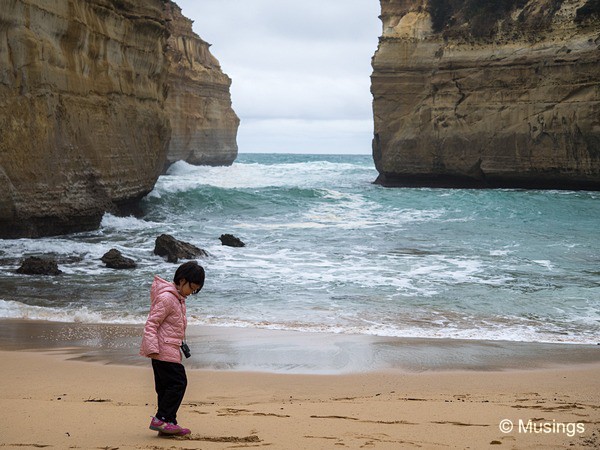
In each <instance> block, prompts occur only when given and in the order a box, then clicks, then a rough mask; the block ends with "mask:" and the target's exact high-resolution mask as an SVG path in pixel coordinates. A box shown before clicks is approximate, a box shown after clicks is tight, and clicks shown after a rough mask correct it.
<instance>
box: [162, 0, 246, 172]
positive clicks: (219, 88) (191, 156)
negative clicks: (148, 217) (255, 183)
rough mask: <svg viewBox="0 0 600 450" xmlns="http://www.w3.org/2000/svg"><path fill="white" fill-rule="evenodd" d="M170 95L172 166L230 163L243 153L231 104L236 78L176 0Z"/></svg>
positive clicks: (171, 11)
mask: <svg viewBox="0 0 600 450" xmlns="http://www.w3.org/2000/svg"><path fill="white" fill-rule="evenodd" d="M167 17H168V28H169V31H170V32H171V35H170V37H169V40H168V42H167V58H168V59H169V62H170V65H169V95H168V96H167V101H166V105H165V108H166V111H167V113H168V115H169V118H170V120H171V141H170V143H169V151H168V154H167V161H166V166H167V167H168V165H170V164H172V163H173V162H175V161H178V160H185V161H187V162H189V163H191V164H201V165H230V164H231V163H233V161H234V160H235V158H236V157H237V153H238V147H237V142H236V135H237V129H238V125H239V123H240V121H239V119H238V117H237V116H236V114H235V112H234V111H233V108H232V106H231V95H230V92H229V87H230V86H231V79H230V78H229V77H228V76H227V75H225V74H224V73H223V71H222V70H221V67H220V65H219V61H217V59H216V58H215V57H214V56H213V55H212V54H211V53H210V51H209V47H210V44H208V43H206V42H204V41H203V40H202V39H200V37H199V36H198V35H197V34H196V33H194V32H193V31H192V21H191V20H190V19H188V18H186V17H184V16H183V15H182V14H181V9H180V8H179V7H178V6H177V5H175V4H174V3H169V4H168V5H167Z"/></svg>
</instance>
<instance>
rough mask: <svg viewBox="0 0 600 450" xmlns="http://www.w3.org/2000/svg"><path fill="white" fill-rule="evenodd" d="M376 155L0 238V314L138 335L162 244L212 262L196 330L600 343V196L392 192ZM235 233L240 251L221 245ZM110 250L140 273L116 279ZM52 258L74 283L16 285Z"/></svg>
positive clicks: (227, 178)
mask: <svg viewBox="0 0 600 450" xmlns="http://www.w3.org/2000/svg"><path fill="white" fill-rule="evenodd" d="M376 176H377V173H376V171H375V169H374V167H373V161H372V159H371V157H370V156H366V155H365V156H345V155H336V156H323V155H286V154H241V155H240V156H239V157H238V160H237V161H236V162H235V163H234V164H233V166H231V167H195V166H191V165H189V164H186V163H183V162H179V163H176V164H175V165H174V166H172V167H171V169H170V170H169V173H168V174H167V175H164V176H162V177H161V178H160V179H159V181H158V183H157V185H156V187H155V189H154V191H153V192H152V193H151V194H149V195H148V196H147V197H146V198H145V199H144V201H143V203H142V209H143V211H144V215H143V216H142V217H139V218H134V217H115V216H112V215H109V214H107V215H106V216H105V217H104V219H103V221H102V225H101V227H100V229H99V230H97V231H94V232H89V233H79V234H73V235H69V236H62V237H53V238H44V239H35V240H32V239H15V240H2V241H0V260H1V261H2V264H1V265H0V287H1V289H0V318H26V319H32V320H52V321H63V322H84V323H131V324H142V323H143V322H144V321H145V318H146V314H147V311H148V290H149V287H150V283H151V281H152V277H153V275H154V274H155V273H156V274H159V275H161V276H163V277H165V278H170V277H172V274H173V272H174V270H175V268H176V267H177V265H175V264H170V263H167V262H165V261H164V260H163V259H162V258H160V257H157V256H155V255H153V254H152V250H153V248H154V240H155V239H156V237H157V236H159V235H160V234H162V233H169V234H172V235H173V236H175V237H176V238H178V239H181V240H184V241H187V242H191V243H193V244H195V245H197V246H199V247H201V248H203V249H205V250H207V251H208V252H209V253H210V256H209V257H208V258H203V259H201V263H202V264H203V265H204V266H205V268H206V270H207V282H206V285H205V289H204V290H203V291H202V293H201V294H200V295H199V296H198V297H197V298H192V299H191V301H189V302H188V308H189V309H188V311H189V315H190V322H191V323H197V324H204V325H210V326H215V327H244V328H267V329H274V330H298V331H306V332H310V333H322V332H328V333H345V334H359V335H360V334H366V335H377V336H398V337H430V338H451V339H486V340H502V341H506V340H508V341H524V342H552V343H585V344H596V343H598V342H600V239H599V238H598V237H599V234H598V230H599V225H600V193H597V192H573V191H527V190H463V189H452V190H451V189H386V188H382V187H380V186H376V185H373V184H372V182H373V180H375V178H376ZM223 233H231V234H234V235H236V236H238V237H239V238H241V239H242V240H243V241H244V242H246V244H247V246H246V247H245V248H230V247H224V246H222V245H221V243H220V241H219V239H218V238H219V236H220V235H221V234H223ZM110 248H117V249H119V250H121V251H122V252H123V253H124V254H125V255H126V256H129V257H132V258H134V259H135V260H136V261H137V262H138V265H139V266H138V268H137V269H134V270H129V271H115V270H111V269H107V268H105V267H104V265H103V264H102V263H101V261H100V258H101V257H102V255H103V254H104V253H105V252H106V251H108V250H109V249H110ZM48 254H51V255H53V256H55V257H56V258H57V259H58V260H59V262H60V264H59V265H60V268H61V269H62V270H63V271H64V274H63V275H61V276H58V277H28V276H22V275H18V274H16V273H15V270H16V269H17V267H18V266H19V264H20V262H21V260H22V259H23V258H24V257H26V256H32V255H48Z"/></svg>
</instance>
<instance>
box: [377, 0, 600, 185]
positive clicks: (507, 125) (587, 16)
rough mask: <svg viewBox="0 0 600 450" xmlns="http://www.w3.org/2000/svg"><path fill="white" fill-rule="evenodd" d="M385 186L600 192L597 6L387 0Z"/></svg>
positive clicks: (380, 97) (514, 0)
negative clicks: (573, 189) (587, 190)
mask: <svg viewBox="0 0 600 450" xmlns="http://www.w3.org/2000/svg"><path fill="white" fill-rule="evenodd" d="M381 20H382V23H383V33H382V36H381V38H380V42H379V47H378V49H377V52H376V53H375V55H374V57H373V75H372V85H371V90H372V93H373V111H374V124H375V133H374V139H373V157H374V161H375V164H376V167H377V169H378V171H379V173H380V175H379V178H378V180H377V181H378V182H379V183H381V184H384V185H389V186H444V187H525V188H561V189H562V188H565V189H571V188H575V189H579V188H581V189H594V190H598V189H600V12H599V11H598V2H597V1H595V0H529V1H527V0H507V1H505V2H495V1H491V0H490V1H487V0H466V1H462V0H461V1H459V0H381Z"/></svg>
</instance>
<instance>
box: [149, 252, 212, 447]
mask: <svg viewBox="0 0 600 450" xmlns="http://www.w3.org/2000/svg"><path fill="white" fill-rule="evenodd" d="M202 286H204V269H203V268H202V266H200V265H198V263H197V262H196V261H189V262H186V263H185V264H182V265H181V266H179V267H178V268H177V270H176V271H175V276H174V277H173V282H172V283H170V282H168V281H166V280H163V279H162V278H160V277H159V276H155V277H154V282H153V283H152V288H151V289H150V302H151V303H150V314H148V320H147V321H146V326H145V327H144V337H143V338H142V346H141V348H140V355H142V356H146V357H148V358H151V359H152V369H153V371H154V384H155V387H156V394H157V396H158V411H157V412H156V415H155V416H154V417H153V418H152V421H151V422H150V429H151V430H155V431H158V432H159V433H161V434H171V435H180V436H183V435H186V434H190V432H191V431H190V430H189V429H187V428H183V427H180V426H179V425H177V411H178V409H179V406H180V405H181V401H182V400H183V395H184V394H185V388H186V387H187V377H186V375H185V368H184V367H183V364H181V353H180V347H181V345H182V344H183V343H184V339H185V329H186V326H187V318H186V307H185V299H186V297H187V296H188V295H190V294H197V293H198V292H200V289H202Z"/></svg>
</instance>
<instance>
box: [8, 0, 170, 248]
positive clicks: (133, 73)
mask: <svg viewBox="0 0 600 450" xmlns="http://www.w3.org/2000/svg"><path fill="white" fill-rule="evenodd" d="M162 17H163V2H162V1H161V0H122V1H118V2H116V1H110V0H89V1H73V0H53V1H47V0H6V1H4V2H3V6H2V9H1V12H0V67H1V72H0V130H1V131H0V132H1V133H2V135H1V136H0V164H1V166H0V235H1V236H4V237H10V236H39V235H50V234H59V233H65V232H69V231H74V230H86V229H92V228H94V227H97V226H98V224H99V222H100V219H101V217H102V215H103V213H104V212H105V211H107V210H115V209H117V208H120V207H127V206H128V205H130V204H132V203H134V202H135V201H136V200H138V199H139V198H141V197H142V196H144V195H145V194H147V193H148V192H150V191H151V190H152V188H153V186H154V183H155V181H156V179H157V177H158V176H159V174H160V172H161V170H162V167H163V162H164V159H165V155H166V151H167V145H168V142H169V136H170V127H169V121H168V117H167V114H166V113H165V111H164V105H163V104H164V100H165V95H166V92H167V89H166V86H167V84H166V82H167V75H168V62H167V60H166V58H165V54H164V50H163V47H164V46H165V45H166V41H167V37H168V31H167V27H166V23H165V22H164V20H163V18H162Z"/></svg>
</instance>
